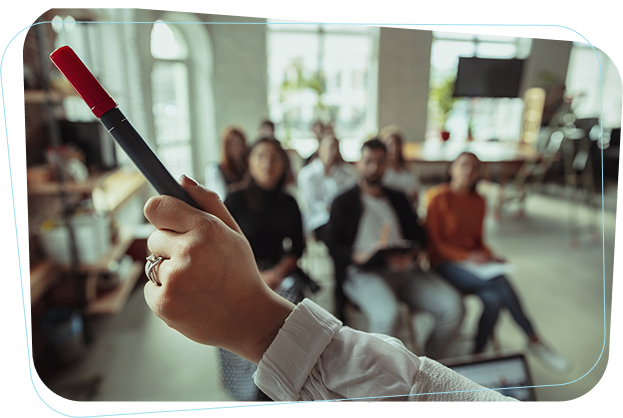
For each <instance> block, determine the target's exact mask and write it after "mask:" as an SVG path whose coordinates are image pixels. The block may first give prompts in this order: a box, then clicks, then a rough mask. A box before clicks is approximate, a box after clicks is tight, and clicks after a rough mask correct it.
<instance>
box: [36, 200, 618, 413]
mask: <svg viewBox="0 0 623 418" xmlns="http://www.w3.org/2000/svg"><path fill="white" fill-rule="evenodd" d="M607 197H608V199H609V200H608V201H607V203H608V205H607V207H608V208H609V209H608V210H607V211H606V212H605V216H604V225H605V236H604V246H605V253H604V251H603V249H602V241H601V239H599V240H597V241H591V240H590V237H589V236H587V235H586V236H582V238H581V245H580V247H579V248H570V246H569V231H568V223H567V222H568V210H569V205H568V204H567V203H566V202H565V201H563V200H561V199H559V198H554V197H551V196H544V195H541V196H532V197H530V198H529V200H528V204H527V207H526V216H525V217H524V218H522V219H516V218H514V217H513V216H512V214H511V213H506V214H505V215H504V218H503V219H502V221H501V222H498V223H496V222H494V221H493V220H491V219H488V220H487V223H486V230H487V233H488V241H489V244H490V245H491V247H493V248H495V249H497V250H498V252H499V253H500V254H502V255H505V256H506V257H507V258H508V259H509V261H510V262H512V263H513V264H515V265H516V266H517V272H516V273H515V274H513V275H512V283H513V285H514V287H515V289H516V291H517V293H518V294H519V296H520V298H521V300H522V302H523V305H524V307H525V309H526V311H527V312H528V313H529V315H530V316H531V317H532V319H533V321H534V323H535V325H536V327H537V330H538V331H540V333H541V334H542V335H543V336H544V339H545V340H546V341H547V342H549V343H550V344H551V345H552V346H553V347H555V348H557V349H558V350H559V351H560V352H562V353H564V354H565V355H566V356H568V357H569V358H570V359H571V360H572V362H573V365H574V367H573V370H572V371H571V372H569V373H568V374H565V375H557V374H553V373H551V372H549V371H548V370H547V369H545V368H544V367H543V366H542V365H541V364H540V363H539V362H538V361H537V360H536V359H535V358H533V357H532V355H531V354H530V353H526V356H527V359H528V362H529V368H530V372H531V374H532V378H533V381H534V384H535V385H536V386H542V385H548V386H547V387H537V388H536V389H535V391H536V396H537V399H538V400H543V401H560V400H570V399H574V398H577V397H579V396H582V395H583V394H585V393H587V392H588V391H590V390H591V389H592V388H593V387H594V386H595V385H596V383H597V382H598V381H599V379H600V377H601V376H602V374H603V372H604V370H605V367H606V363H607V358H608V350H607V341H606V340H605V339H604V320H605V319H607V320H608V323H609V312H610V305H611V298H610V294H611V290H612V272H613V251H614V250H613V248H614V228H615V214H614V210H613V205H612V204H611V203H612V202H615V201H616V196H612V195H608V196H607ZM580 212H586V211H583V210H581V211H580ZM585 214H586V213H585ZM584 219H585V220H584V222H586V220H588V219H590V220H592V221H593V222H594V223H595V225H596V226H597V227H598V229H599V230H601V226H602V225H601V213H600V212H595V213H593V214H592V215H591V216H586V217H585V218H584ZM604 260H605V264H604ZM305 266H306V267H307V266H308V267H309V269H308V271H309V272H310V273H311V275H312V276H313V277H314V278H315V279H317V280H318V282H320V283H321V285H322V286H323V290H322V291H321V292H319V293H318V294H316V295H314V296H313V299H314V300H316V301H317V302H318V303H319V304H321V305H322V306H324V307H326V308H328V309H331V308H332V296H331V295H332V279H331V266H330V264H329V263H328V259H327V255H326V250H325V249H324V248H323V247H313V248H311V257H309V258H308V259H306V260H305ZM604 271H605V276H604ZM466 304H467V308H468V314H467V317H466V320H465V323H464V327H463V328H464V329H463V338H462V340H461V341H462V342H461V341H459V342H458V343H457V344H456V345H455V346H454V347H453V350H452V355H453V356H463V355H466V354H468V352H469V347H470V344H469V339H470V336H471V335H472V334H473V332H474V327H475V323H476V320H477V318H478V315H479V310H480V305H479V302H478V300H477V299H475V298H473V297H470V298H467V299H466ZM604 304H605V306H604ZM355 320H356V324H355V325H356V326H362V327H364V326H365V319H363V318H361V317H355ZM427 324H428V322H426V317H425V316H419V317H416V329H417V332H418V335H419V337H423V336H424V335H425V333H426V326H427ZM94 329H95V336H96V339H95V341H94V343H93V344H92V345H91V346H90V347H89V350H88V352H87V354H86V356H85V357H84V359H83V360H82V361H81V362H80V363H79V364H76V365H74V366H72V367H70V368H68V369H66V370H65V371H63V372H62V373H60V374H59V375H57V376H55V377H54V378H52V379H50V380H49V381H48V384H49V386H50V387H51V389H52V390H54V391H56V392H57V393H59V394H60V395H61V396H65V397H69V398H73V399H80V400H83V399H89V400H96V401H152V400H153V401H155V400H162V401H165V400H166V401H182V400H183V401H223V400H231V399H230V398H229V397H228V396H227V394H226V393H225V391H224V390H223V388H222V387H221V385H220V379H219V373H218V364H217V361H216V359H217V357H216V350H215V349H214V348H212V347H205V346H201V345H199V344H197V343H194V342H192V341H190V340H188V339H186V338H185V337H183V336H181V335H180V334H178V333H177V332H176V331H174V330H172V329H170V328H168V327H167V326H166V325H165V324H164V323H162V322H161V321H160V320H158V319H157V318H156V317H155V316H154V315H153V314H152V313H151V311H149V309H148V308H147V306H146V304H145V303H144V300H143V295H142V292H141V290H140V289H137V291H135V292H134V293H133V295H132V296H131V298H130V300H129V303H128V304H127V306H126V307H125V309H124V310H123V312H122V313H121V314H119V315H117V316H114V317H108V318H101V319H99V320H97V321H96V323H95V324H94ZM496 334H497V338H498V340H499V342H500V344H501V349H502V353H515V352H525V337H524V336H523V334H522V333H521V331H520V329H519V328H518V327H517V326H516V325H515V323H514V322H513V321H512V319H511V318H510V316H509V315H508V314H507V313H504V314H503V315H502V316H501V318H500V321H499V323H498V326H497V328H496ZM401 336H402V334H401ZM421 340H422V338H420V341H421ZM489 352H490V351H489ZM87 389H88V390H87Z"/></svg>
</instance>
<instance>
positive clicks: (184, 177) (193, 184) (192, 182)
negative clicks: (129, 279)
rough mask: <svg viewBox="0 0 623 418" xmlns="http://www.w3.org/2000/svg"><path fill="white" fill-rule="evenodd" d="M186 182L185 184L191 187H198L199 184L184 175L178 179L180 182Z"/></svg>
mask: <svg viewBox="0 0 623 418" xmlns="http://www.w3.org/2000/svg"><path fill="white" fill-rule="evenodd" d="M185 180H186V181H187V183H190V185H191V186H198V185H199V183H197V181H196V180H195V179H193V178H191V177H188V176H187V175H186V174H182V177H180V182H183V181H185Z"/></svg>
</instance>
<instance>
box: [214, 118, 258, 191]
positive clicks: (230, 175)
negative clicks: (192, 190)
mask: <svg viewBox="0 0 623 418" xmlns="http://www.w3.org/2000/svg"><path fill="white" fill-rule="evenodd" d="M221 137H222V146H223V148H222V153H221V155H222V156H221V161H220V162H218V163H213V164H208V166H207V167H206V170H205V183H206V187H207V188H209V189H211V190H213V191H214V192H216V194H218V195H219V197H220V198H221V200H225V198H226V197H227V195H228V194H229V193H230V192H231V191H233V190H236V189H239V188H241V187H243V185H244V183H245V180H246V178H247V155H248V147H247V140H246V137H245V134H244V132H243V131H242V129H240V128H237V127H233V126H228V127H227V128H225V129H224V130H223V134H222V136H221Z"/></svg>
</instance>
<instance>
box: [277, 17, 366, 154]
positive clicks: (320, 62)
mask: <svg viewBox="0 0 623 418" xmlns="http://www.w3.org/2000/svg"><path fill="white" fill-rule="evenodd" d="M268 23H269V24H268V81H269V109H270V118H271V119H272V120H273V121H274V122H275V124H276V132H275V135H276V136H277V138H278V139H280V140H282V141H284V142H287V143H288V145H289V146H291V147H293V148H295V149H296V150H297V151H299V153H300V154H301V155H302V156H304V157H305V156H307V155H309V154H311V153H312V152H314V151H315V149H316V146H317V144H316V140H315V139H314V135H313V133H312V131H311V126H312V124H313V123H314V121H316V120H321V121H322V122H323V123H325V124H327V123H331V124H333V126H334V129H335V132H336V135H337V136H338V137H339V138H340V140H341V144H342V149H344V147H345V146H346V147H348V143H349V141H355V140H356V141H357V144H358V143H359V142H360V141H361V140H362V139H364V138H365V137H366V135H367V134H369V133H374V131H375V130H376V128H377V127H376V110H375V107H374V106H375V104H373V103H372V102H373V101H374V100H373V97H374V96H372V95H371V94H370V92H371V91H373V89H375V88H376V80H375V79H373V78H374V77H372V76H371V75H372V74H373V72H371V67H372V65H373V62H374V60H375V57H374V51H373V50H374V48H373V41H372V39H373V36H372V30H373V29H372V28H370V27H367V26H361V25H326V24H322V25H320V24H295V23H287V22H284V21H278V20H271V19H269V20H268ZM371 96H372V97H371Z"/></svg>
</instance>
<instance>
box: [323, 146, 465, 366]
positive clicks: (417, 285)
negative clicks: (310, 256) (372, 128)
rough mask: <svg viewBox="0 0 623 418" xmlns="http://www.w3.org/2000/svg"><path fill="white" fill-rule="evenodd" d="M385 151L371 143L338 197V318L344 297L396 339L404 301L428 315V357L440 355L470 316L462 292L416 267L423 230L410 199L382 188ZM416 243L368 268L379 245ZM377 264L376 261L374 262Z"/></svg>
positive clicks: (371, 328) (330, 230)
mask: <svg viewBox="0 0 623 418" xmlns="http://www.w3.org/2000/svg"><path fill="white" fill-rule="evenodd" d="M386 154H387V150H386V147H385V144H383V142H381V141H380V140H379V139H377V138H374V139H371V140H369V141H367V142H365V143H364V144H363V146H362V148H361V160H360V161H359V162H358V164H357V170H358V172H359V176H360V180H359V182H358V184H357V185H356V186H355V187H353V188H351V189H349V190H347V191H345V192H344V193H343V194H341V195H339V196H338V197H336V198H335V200H334V202H333V205H332V206H331V217H330V221H329V224H328V226H327V235H326V239H327V242H326V244H327V247H328V248H329V252H330V254H331V257H332V258H333V261H334V264H335V276H336V283H337V285H336V304H337V312H336V313H337V316H338V318H340V319H342V320H343V319H344V315H343V305H344V302H345V300H346V299H348V300H349V301H350V302H352V303H354V304H355V305H356V306H357V307H358V308H359V309H360V310H361V311H362V312H363V313H364V314H365V316H366V318H367V320H368V329H367V331H368V332H371V333H378V334H387V335H393V334H394V331H395V326H396V322H397V319H398V316H399V303H400V302H403V303H406V304H407V305H408V306H409V307H410V308H411V309H413V310H416V311H417V310H421V311H426V312H430V313H431V314H432V315H433V316H434V318H435V326H434V328H433V331H432V333H431V334H430V337H429V338H428V340H427V341H426V345H425V348H424V350H425V352H424V355H426V356H427V357H431V358H436V359H440V358H443V357H444V356H445V355H446V353H447V349H448V348H449V346H450V344H451V342H452V340H453V338H454V337H455V335H456V333H457V331H458V329H459V327H460V325H461V321H462V319H463V314H464V312H465V310H464V307H463V302H462V298H461V295H460V294H459V293H458V292H457V291H456V290H455V289H454V288H452V287H451V286H450V285H449V284H447V283H446V282H445V281H444V280H443V279H442V278H441V277H440V276H438V275H437V274H435V273H433V272H430V271H423V270H422V269H421V267H420V266H419V265H418V263H416V259H417V255H418V248H424V247H425V239H426V237H425V232H424V229H423V228H422V226H421V225H420V224H419V221H418V218H417V215H416V214H415V213H414V212H413V210H412V208H411V206H410V205H409V202H408V199H407V197H406V196H405V195H404V194H403V193H401V192H399V191H396V190H392V189H389V188H386V187H384V186H382V184H381V180H382V178H383V174H384V172H385V166H386ZM405 240H408V241H410V242H411V243H412V244H414V247H413V249H412V250H409V251H406V252H395V253H390V254H389V255H387V256H385V257H384V258H382V259H381V260H380V262H379V263H378V264H372V265H371V263H370V261H371V259H372V257H373V256H374V255H375V254H376V253H377V252H378V250H379V249H381V248H395V247H399V246H401V245H404V242H405ZM375 259H376V257H375Z"/></svg>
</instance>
